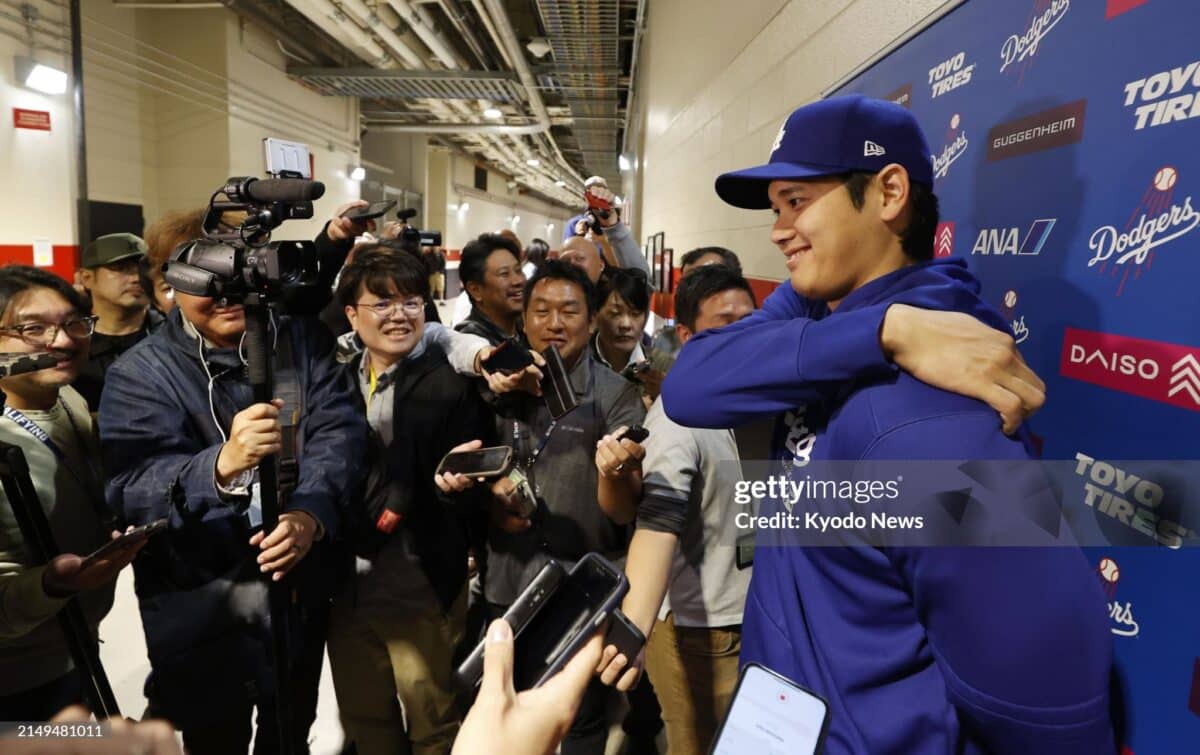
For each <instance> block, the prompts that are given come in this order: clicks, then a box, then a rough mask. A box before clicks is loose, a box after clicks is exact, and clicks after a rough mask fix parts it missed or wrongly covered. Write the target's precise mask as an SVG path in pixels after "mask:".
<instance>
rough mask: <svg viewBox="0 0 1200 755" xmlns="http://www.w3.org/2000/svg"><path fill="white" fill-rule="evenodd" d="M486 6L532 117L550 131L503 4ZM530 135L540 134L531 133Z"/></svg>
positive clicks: (562, 163)
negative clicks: (517, 77) (511, 62)
mask: <svg viewBox="0 0 1200 755" xmlns="http://www.w3.org/2000/svg"><path fill="white" fill-rule="evenodd" d="M482 2H483V3H484V4H485V5H486V6H487V10H488V11H489V12H490V13H491V15H492V21H493V22H494V25H495V28H496V31H497V32H499V37H498V38H497V42H499V43H500V47H501V48H502V49H504V48H506V49H507V50H508V54H509V57H511V58H512V60H513V64H514V66H513V67H514V69H515V70H516V72H517V75H518V76H520V77H521V84H522V85H524V87H525V95H526V97H528V98H529V106H530V107H531V108H533V114H534V117H536V118H537V121H538V124H539V125H541V126H543V128H542V131H549V130H550V113H548V112H547V111H546V105H545V103H543V102H542V95H541V93H540V92H539V91H538V85H537V79H535V78H534V77H533V71H531V70H529V63H528V62H527V61H526V60H525V55H524V53H522V52H521V44H520V42H518V41H517V33H516V32H515V31H513V28H512V24H511V23H510V22H509V20H508V15H507V14H506V13H505V11H504V4H503V2H502V1H501V0H482ZM531 133H541V132H540V131H539V132H531ZM546 136H547V137H548V138H549V140H550V146H551V147H553V148H554V155H555V157H557V158H558V163H559V167H560V168H562V169H563V170H565V171H566V172H567V174H568V175H570V176H571V177H572V178H574V179H575V180H576V181H578V182H579V189H580V190H581V191H582V189H583V179H582V178H581V177H580V176H579V174H578V173H576V172H575V170H574V169H573V168H572V167H571V164H570V163H569V162H567V158H565V157H563V153H562V150H560V149H559V148H558V142H556V141H555V140H554V137H553V136H551V135H550V134H547V135H546Z"/></svg>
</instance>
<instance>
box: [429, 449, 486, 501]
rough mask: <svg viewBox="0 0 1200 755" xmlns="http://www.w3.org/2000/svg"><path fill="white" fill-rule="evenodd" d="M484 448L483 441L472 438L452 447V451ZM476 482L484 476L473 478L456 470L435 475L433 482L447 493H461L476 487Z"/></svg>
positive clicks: (480, 480)
mask: <svg viewBox="0 0 1200 755" xmlns="http://www.w3.org/2000/svg"><path fill="white" fill-rule="evenodd" d="M480 448H483V441H481V440H471V441H467V442H466V443H460V444H458V445H457V446H455V447H454V448H451V449H450V453H452V454H453V453H458V452H459V451H477V450H479V449H480ZM476 482H483V478H482V477H479V478H477V479H471V478H470V477H468V476H467V475H464V474H458V473H456V472H442V473H441V474H435V475H434V476H433V484H434V485H437V487H438V490H440V491H442V492H443V493H446V494H447V495H449V494H453V493H461V492H463V491H464V490H469V489H471V488H473V487H475V483H476Z"/></svg>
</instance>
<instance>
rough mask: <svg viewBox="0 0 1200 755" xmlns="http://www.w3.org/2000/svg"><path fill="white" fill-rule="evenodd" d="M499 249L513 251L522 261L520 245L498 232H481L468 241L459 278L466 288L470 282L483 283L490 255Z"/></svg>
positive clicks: (464, 249) (461, 259)
mask: <svg viewBox="0 0 1200 755" xmlns="http://www.w3.org/2000/svg"><path fill="white" fill-rule="evenodd" d="M498 249H504V250H507V251H508V252H511V253H512V256H513V259H515V260H517V262H520V261H521V247H520V245H518V244H517V243H516V242H515V241H513V240H512V239H508V238H505V237H504V236H501V235H500V234H498V233H481V234H479V237H478V238H476V239H475V240H473V241H468V242H467V245H466V246H464V247H463V250H462V257H461V258H459V261H458V279H459V280H460V281H462V285H463V289H464V290H465V289H466V287H467V284H468V283H483V276H484V273H485V272H487V261H488V257H491V256H492V253H493V252H495V251H496V250H498Z"/></svg>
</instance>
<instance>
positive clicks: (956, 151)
mask: <svg viewBox="0 0 1200 755" xmlns="http://www.w3.org/2000/svg"><path fill="white" fill-rule="evenodd" d="M961 123H962V119H961V118H960V117H959V115H958V113H955V114H954V116H953V117H952V118H951V119H950V130H949V131H947V132H946V142H947V143H946V146H945V147H943V148H942V153H941V154H940V155H934V156H933V177H934V178H945V177H946V174H947V173H948V172H949V170H950V166H951V165H953V164H954V163H955V161H956V160H958V158H960V157H962V156H963V154H965V153H966V151H967V147H968V146H969V144H970V142H969V141H967V131H966V129H960V128H959V125H960V124H961Z"/></svg>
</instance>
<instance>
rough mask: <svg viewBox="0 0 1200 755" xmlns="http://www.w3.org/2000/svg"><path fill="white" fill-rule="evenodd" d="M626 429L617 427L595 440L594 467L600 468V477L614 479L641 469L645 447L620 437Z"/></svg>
mask: <svg viewBox="0 0 1200 755" xmlns="http://www.w3.org/2000/svg"><path fill="white" fill-rule="evenodd" d="M628 429H629V428H627V427H624V426H622V427H619V428H617V431H616V432H614V433H609V434H608V435H605V436H604V437H603V438H601V439H600V440H599V441H597V442H596V469H598V470H600V476H601V477H604V478H606V479H609V480H616V479H620V478H622V477H628V476H630V475H632V474H633V473H634V472H640V471H641V469H642V459H644V458H646V449H645V448H643V447H642V446H641V444H638V443H634V442H633V441H631V440H629V439H628V438H622V437H621V436H622V435H624V434H625V431H626V430H628Z"/></svg>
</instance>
